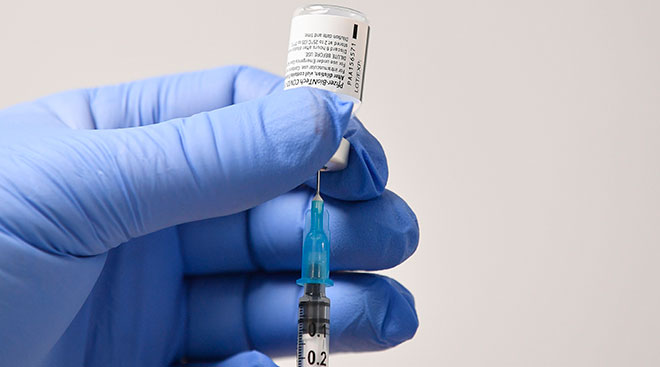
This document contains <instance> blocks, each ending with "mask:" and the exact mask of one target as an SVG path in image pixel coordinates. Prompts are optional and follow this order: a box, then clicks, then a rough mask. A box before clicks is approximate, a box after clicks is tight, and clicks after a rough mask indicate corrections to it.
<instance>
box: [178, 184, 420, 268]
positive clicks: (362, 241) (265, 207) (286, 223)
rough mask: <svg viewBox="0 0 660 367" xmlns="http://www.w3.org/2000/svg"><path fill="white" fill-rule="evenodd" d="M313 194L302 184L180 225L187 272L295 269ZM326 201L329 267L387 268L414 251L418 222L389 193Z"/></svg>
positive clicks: (402, 202)
mask: <svg viewBox="0 0 660 367" xmlns="http://www.w3.org/2000/svg"><path fill="white" fill-rule="evenodd" d="M312 196H313V191H312V190H311V189H309V188H307V187H302V186H301V187H299V188H298V189H296V190H293V191H291V192H289V193H287V194H284V195H281V196H279V197H277V198H275V199H273V200H270V201H267V202H266V203H263V204H261V205H259V206H257V207H256V208H253V209H251V210H249V211H246V212H242V213H238V214H235V215H231V216H227V217H220V218H213V219H208V220H204V221H199V222H192V223H187V224H183V225H180V226H179V237H180V241H181V248H182V252H183V258H184V264H185V269H186V273H187V274H212V273H224V272H236V271H252V270H257V269H262V270H296V269H300V263H301V256H302V253H301V243H302V242H301V241H302V232H303V227H304V215H305V211H306V210H307V209H308V208H309V202H310V200H311V198H312ZM325 202H326V208H327V210H328V211H329V213H330V237H331V238H330V243H331V248H330V252H331V263H330V266H331V269H333V270H379V269H386V268H390V267H393V266H396V265H398V264H400V263H401V262H403V261H404V260H405V259H407V258H408V257H409V256H410V255H411V254H412V253H413V252H414V251H415V249H416V248H417V243H418V240H419V227H418V224H417V218H416V217H415V214H414V213H413V211H412V210H411V209H410V207H408V205H407V204H406V203H405V202H404V201H403V199H401V198H400V197H398V196H397V195H395V194H394V193H392V192H390V191H386V192H385V193H384V194H383V195H382V196H380V197H378V198H376V199H373V200H369V201H360V202H346V201H340V200H334V199H331V198H327V199H326V200H325Z"/></svg>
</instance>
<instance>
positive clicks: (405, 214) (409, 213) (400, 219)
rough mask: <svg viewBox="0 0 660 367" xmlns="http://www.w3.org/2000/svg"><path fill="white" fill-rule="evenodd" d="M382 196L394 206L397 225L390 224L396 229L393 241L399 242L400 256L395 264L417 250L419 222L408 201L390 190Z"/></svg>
mask: <svg viewBox="0 0 660 367" xmlns="http://www.w3.org/2000/svg"><path fill="white" fill-rule="evenodd" d="M383 196H384V197H385V198H386V199H387V200H389V201H391V203H392V206H393V207H394V208H396V209H395V210H392V213H393V215H395V216H396V218H394V221H395V223H397V226H392V229H393V230H395V231H396V233H397V236H395V237H398V238H397V241H396V242H395V243H397V244H401V245H400V246H399V247H400V248H401V250H402V251H401V256H400V257H399V261H398V262H397V264H396V265H398V264H400V263H402V262H404V261H405V260H407V259H408V258H409V257H410V256H412V254H414V253H415V251H417V246H418V245H419V222H418V221H417V215H416V214H415V212H414V211H413V210H412V208H410V206H409V205H408V203H406V202H405V200H403V199H402V198H401V197H400V196H398V195H397V194H395V193H393V192H392V191H385V192H384V193H383Z"/></svg>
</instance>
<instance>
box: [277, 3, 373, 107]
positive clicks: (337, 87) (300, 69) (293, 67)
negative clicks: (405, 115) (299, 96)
mask: <svg viewBox="0 0 660 367" xmlns="http://www.w3.org/2000/svg"><path fill="white" fill-rule="evenodd" d="M368 41H369V25H368V24H366V23H364V22H360V21H357V20H355V19H352V18H347V17H341V16H336V15H315V14H311V15H300V16H296V17H294V18H293V20H292V21H291V36H290V38H289V54H288V59H287V65H286V77H285V82H284V89H290V88H297V87H315V88H321V89H326V90H329V91H332V92H335V93H339V94H343V95H346V96H349V97H351V98H352V99H355V100H358V101H362V87H363V84H364V70H365V62H366V56H367V45H368Z"/></svg>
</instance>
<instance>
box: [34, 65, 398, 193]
mask: <svg viewBox="0 0 660 367" xmlns="http://www.w3.org/2000/svg"><path fill="white" fill-rule="evenodd" d="M282 88H283V79H282V78H281V77H279V76H277V75H274V74H271V73H269V72H266V71H263V70H260V69H256V68H253V67H249V66H225V67H221V68H217V69H211V70H204V71H195V72H190V73H182V74H174V75H167V76H162V77H156V78H149V79H145V80H140V81H134V82H129V83H123V84H119V85H111V86H105V87H99V88H91V89H82V90H74V91H69V92H63V93H58V94H55V95H52V96H48V97H45V98H42V99H40V100H39V101H38V103H39V105H40V106H41V107H44V108H45V110H46V112H48V113H54V114H55V115H57V120H58V121H62V122H64V123H65V124H67V125H69V126H70V127H74V128H84V129H92V128H97V129H113V128H126V127H135V126H144V125H150V124H154V123H158V122H162V121H166V120H170V119H175V118H182V117H188V116H191V115H194V114H197V113H200V112H205V111H212V110H215V109H219V108H222V107H226V106H229V105H232V104H234V103H241V102H246V101H249V100H252V99H254V98H259V97H263V96H266V95H268V94H271V93H273V92H275V91H279V90H282ZM32 111H34V109H32ZM33 120H34V118H33V113H32V114H31V115H30V117H29V118H27V120H26V121H25V122H22V123H33V122H34V121H33ZM40 128H41V129H44V128H46V127H45V126H42V127H40ZM345 137H346V139H348V141H349V142H350V143H351V150H350V154H349V164H348V167H347V168H346V169H345V170H343V171H341V172H334V173H328V174H326V175H324V176H325V177H326V180H324V185H323V187H322V192H323V193H324V194H326V195H329V196H332V197H334V198H338V199H344V200H366V199H372V198H374V197H376V196H378V195H380V194H381V193H382V192H383V190H384V188H385V184H386V183H387V176H388V170H387V160H386V159H385V153H384V152H383V149H382V147H381V146H380V143H378V141H377V140H376V139H375V138H374V137H373V136H372V135H371V134H369V132H368V131H367V130H366V129H365V128H364V126H362V124H361V123H360V121H358V119H357V118H355V117H353V118H352V119H351V121H350V123H349V126H348V129H347V130H346V132H345ZM308 184H309V185H310V186H312V187H314V186H315V184H316V182H315V181H314V180H313V179H310V180H309V182H308Z"/></svg>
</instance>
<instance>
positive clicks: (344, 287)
mask: <svg viewBox="0 0 660 367" xmlns="http://www.w3.org/2000/svg"><path fill="white" fill-rule="evenodd" d="M334 278H335V285H336V287H333V288H330V289H329V290H328V297H329V298H330V299H332V300H333V304H334V305H336V306H335V309H334V310H332V309H331V312H332V315H333V316H332V317H334V319H335V325H337V324H339V325H338V326H339V328H340V330H339V335H338V336H337V337H336V338H335V339H334V341H331V343H334V344H332V346H333V348H336V351H340V352H354V351H364V350H382V349H387V348H391V347H393V346H396V345H398V344H401V343H402V342H404V341H406V340H409V339H411V338H412V337H413V336H414V335H415V333H416V332H417V328H418V326H419V320H418V318H417V312H416V311H415V305H414V300H413V298H412V295H411V294H410V292H409V291H408V290H407V289H405V288H404V287H403V286H402V285H401V284H399V283H398V282H396V281H395V280H393V279H390V278H388V277H384V276H379V275H375V274H342V275H337V276H335V277H334ZM336 329H337V328H336Z"/></svg>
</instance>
